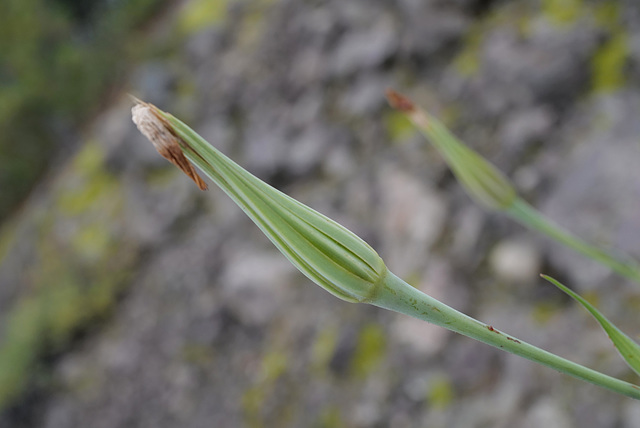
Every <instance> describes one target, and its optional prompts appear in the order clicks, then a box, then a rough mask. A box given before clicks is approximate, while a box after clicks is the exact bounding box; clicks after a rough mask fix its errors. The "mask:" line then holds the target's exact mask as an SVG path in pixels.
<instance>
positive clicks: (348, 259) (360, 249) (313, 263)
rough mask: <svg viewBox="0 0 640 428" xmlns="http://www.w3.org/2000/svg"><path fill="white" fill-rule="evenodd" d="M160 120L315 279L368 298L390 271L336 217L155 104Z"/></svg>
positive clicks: (355, 298) (339, 292)
mask: <svg viewBox="0 0 640 428" xmlns="http://www.w3.org/2000/svg"><path fill="white" fill-rule="evenodd" d="M146 105H147V106H150V107H151V108H152V109H153V111H154V113H155V114H154V115H151V116H150V117H155V116H158V121H157V123H156V124H155V125H157V126H164V127H167V128H169V129H168V133H169V134H171V135H174V136H176V138H177V141H179V142H180V147H181V148H182V149H183V151H184V154H185V155H186V157H187V158H188V159H189V160H191V162H193V163H194V164H196V165H197V166H198V167H199V168H200V169H201V170H202V171H203V172H204V173H205V174H206V175H208V176H209V177H210V178H211V179H212V180H213V181H214V182H215V183H216V184H217V185H218V186H220V188H221V189H222V190H223V191H224V192H225V193H227V194H228V195H229V196H230V197H231V198H232V199H233V200H234V201H235V202H236V203H237V204H238V205H239V206H240V208H242V210H243V211H244V212H245V213H246V214H247V215H248V216H249V217H250V218H251V220H253V221H254V223H256V225H257V226H258V227H259V228H260V229H261V230H262V231H263V232H264V233H265V235H267V237H268V238H269V239H270V240H271V242H273V243H274V244H275V246H276V247H277V248H278V249H279V250H280V251H281V252H282V253H283V254H284V255H285V256H286V257H287V258H288V259H289V260H290V261H291V262H292V263H293V264H294V265H295V266H296V267H297V268H298V269H299V270H300V271H301V272H302V273H303V274H304V275H306V276H307V277H308V278H309V279H311V280H312V281H314V282H315V283H316V284H318V285H320V286H321V287H323V288H324V289H326V290H327V291H329V292H330V293H332V294H333V295H335V296H337V297H339V298H341V299H343V300H346V301H349V302H368V301H370V300H371V299H372V298H373V297H374V296H375V294H376V290H377V286H378V284H379V283H380V282H381V281H382V279H383V278H384V277H385V276H386V274H387V268H386V266H385V264H384V262H383V261H382V259H381V258H380V256H379V255H378V254H377V253H376V252H375V250H374V249H373V248H371V247H370V246H369V245H368V244H367V243H366V242H364V241H363V240H362V239H360V238H359V237H358V236H356V235H355V234H354V233H353V232H351V231H349V230H348V229H346V228H345V227H343V226H341V225H339V224H338V223H336V222H335V221H333V220H331V219H329V218H328V217H326V216H324V215H322V214H320V213H319V212H317V211H315V210H313V209H311V208H309V207H307V206H306V205H304V204H302V203H300V202H298V201H296V200H295V199H293V198H291V197H289V196H287V195H285V194H284V193H282V192H280V191H279V190H276V189H275V188H273V187H271V186H270V185H268V184H267V183H265V182H264V181H262V180H260V179H259V178H257V177H255V176H254V175H252V174H250V173H249V172H248V171H246V170H245V169H244V168H242V167H241V166H239V165H238V164H236V163H235V162H233V161H232V160H231V159H229V158H228V157H226V156H225V155H224V154H222V153H221V152H219V151H218V150H217V149H215V148H214V147H213V146H211V145H210V144H209V143H207V142H206V141H205V140H204V139H203V138H202V137H200V136H199V135H198V134H196V133H195V132H194V131H193V130H192V129H191V128H189V127H188V126H186V125H185V124H184V123H182V122H181V121H179V120H178V119H176V118H175V117H173V116H172V115H170V114H168V113H165V112H162V111H161V110H159V109H158V108H157V107H155V106H152V105H151V104H146Z"/></svg>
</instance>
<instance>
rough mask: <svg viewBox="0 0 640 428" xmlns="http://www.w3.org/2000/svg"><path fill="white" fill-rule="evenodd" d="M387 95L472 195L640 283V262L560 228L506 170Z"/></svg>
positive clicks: (404, 99) (392, 94) (435, 121)
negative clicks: (529, 200) (517, 187)
mask: <svg viewBox="0 0 640 428" xmlns="http://www.w3.org/2000/svg"><path fill="white" fill-rule="evenodd" d="M387 98H388V99H389V103H390V104H391V106H392V107H394V108H396V109H398V110H399V111H401V112H403V113H405V114H406V116H407V117H408V118H409V120H410V121H411V122H412V123H413V124H414V125H415V126H416V127H417V128H418V130H419V131H420V132H421V133H422V134H424V136H425V137H426V138H427V139H428V140H429V141H430V142H431V143H432V144H433V145H434V146H435V147H436V149H437V150H438V151H439V152H440V153H441V154H442V156H443V157H444V158H445V161H446V162H447V164H448V165H449V167H450V168H451V170H452V171H453V173H454V174H455V176H456V177H457V179H458V181H459V182H460V184H462V186H463V187H464V188H465V190H466V191H467V193H468V194H469V196H471V198H473V199H474V200H476V201H477V202H478V203H479V204H480V205H482V206H484V207H486V208H489V209H492V210H496V211H502V212H504V213H506V214H507V215H509V216H510V217H511V218H512V219H514V220H515V221H517V222H518V223H520V224H522V225H523V226H526V227H528V228H530V229H533V230H535V231H537V232H540V233H543V234H545V235H547V236H548V237H549V238H551V239H553V240H555V241H556V242H559V243H561V244H563V245H565V246H567V247H569V248H571V249H573V250H575V251H577V252H578V253H580V254H582V255H584V256H586V257H588V258H590V259H591V260H593V261H596V262H598V263H601V264H602V265H604V266H607V267H608V268H610V269H611V270H613V271H615V272H617V273H619V274H620V275H623V276H625V277H627V278H629V279H631V280H633V281H635V282H637V283H640V264H638V262H636V261H634V260H630V259H626V260H623V259H622V258H620V257H619V256H617V255H614V254H612V253H609V252H607V251H604V250H601V249H600V248H597V247H594V246H592V245H590V244H587V243H586V242H584V241H582V240H581V239H579V238H578V237H576V236H574V235H572V234H571V233H569V232H567V231H566V230H564V229H562V228H560V227H559V226H557V225H556V224H555V223H553V222H552V221H551V220H549V219H547V218H546V217H545V216H544V215H543V214H542V213H541V212H540V211H538V210H536V209H535V208H534V207H532V206H531V205H529V204H528V203H527V202H526V201H524V200H523V199H522V198H520V197H519V196H518V195H517V193H516V191H515V189H514V187H513V186H512V185H511V183H510V182H509V180H508V179H507V178H506V177H505V176H504V175H503V174H502V172H500V171H499V170H498V169H497V168H496V167H495V166H493V165H492V164H490V163H489V162H488V161H487V160H485V159H484V158H483V157H481V156H480V155H479V154H478V153H476V152H474V151H473V150H471V149H470V148H469V147H467V146H466V145H465V144H463V143H462V142H461V141H460V140H458V139H457V138H456V137H455V135H453V134H452V133H451V132H450V131H449V130H448V129H447V128H446V127H445V126H444V125H443V124H442V123H441V122H440V121H439V120H438V119H436V118H435V117H433V116H431V115H430V114H428V113H427V112H425V111H424V110H422V109H421V108H420V107H418V106H416V105H415V104H414V103H413V102H412V101H411V100H409V99H408V98H407V97H405V96H403V95H401V94H399V93H397V92H395V91H392V90H389V91H387Z"/></svg>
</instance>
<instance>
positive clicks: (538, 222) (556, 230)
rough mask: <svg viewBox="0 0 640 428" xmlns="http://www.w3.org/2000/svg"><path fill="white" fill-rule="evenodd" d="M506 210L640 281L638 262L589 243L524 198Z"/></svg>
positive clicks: (518, 218)
mask: <svg viewBox="0 0 640 428" xmlns="http://www.w3.org/2000/svg"><path fill="white" fill-rule="evenodd" d="M505 212H506V213H507V214H508V215H510V216H511V218H513V219H514V220H516V221H517V222H518V223H520V224H522V225H523V226H526V227H529V228H531V229H533V230H536V231H538V232H542V233H544V234H545V235H547V236H548V237H550V238H552V239H554V240H556V241H557V242H559V243H561V244H564V245H566V246H567V247H569V248H571V249H573V250H575V251H577V252H578V253H581V254H582V255H585V256H587V257H589V258H590V259H592V260H594V261H597V262H598V263H600V264H603V265H605V266H607V267H609V268H610V269H612V270H614V271H615V272H617V273H619V274H620V275H623V276H625V277H626V278H629V279H631V280H632V281H635V282H638V283H640V265H638V263H637V262H634V261H629V262H623V261H621V260H619V259H618V258H617V257H615V256H613V255H612V254H610V253H608V252H606V251H603V250H600V249H599V248H596V247H593V246H591V245H589V244H587V243H586V242H584V241H582V240H580V239H579V238H577V237H575V236H574V235H572V234H570V233H569V232H567V231H565V230H564V229H562V228H561V227H560V226H558V225H556V224H554V223H552V222H551V221H550V220H548V219H547V218H545V217H544V216H543V215H542V214H541V213H540V211H538V210H536V209H535V208H533V207H532V206H531V205H529V204H528V203H527V202H525V201H524V200H523V199H521V198H516V200H515V201H514V202H513V203H512V205H511V206H510V207H509V208H507V209H506V210H505Z"/></svg>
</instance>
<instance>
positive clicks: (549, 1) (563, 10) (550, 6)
mask: <svg viewBox="0 0 640 428" xmlns="http://www.w3.org/2000/svg"><path fill="white" fill-rule="evenodd" d="M584 10H585V9H584V6H583V0H542V13H543V14H544V15H545V17H546V18H547V19H548V20H549V21H551V22H552V23H554V24H556V25H569V24H572V23H574V22H575V21H576V20H577V19H578V18H579V17H580V15H581V14H582V13H583V11H584Z"/></svg>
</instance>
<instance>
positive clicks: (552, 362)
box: [370, 272, 640, 400]
mask: <svg viewBox="0 0 640 428" xmlns="http://www.w3.org/2000/svg"><path fill="white" fill-rule="evenodd" d="M370 303H371V304H372V305H374V306H378V307H380V308H384V309H388V310H392V311H395V312H400V313H402V314H405V315H409V316H412V317H414V318H418V319H421V320H424V321H428V322H430V323H432V324H435V325H438V326H441V327H444V328H446V329H448V330H451V331H454V332H456V333H459V334H462V335H464V336H467V337H470V338H472V339H475V340H478V341H480V342H484V343H486V344H487V345H491V346H494V347H496V348H499V349H502V350H504V351H507V352H511V353H512V354H515V355H519V356H521V357H524V358H526V359H528V360H531V361H534V362H536V363H539V364H542V365H545V366H547V367H551V368H553V369H555V370H558V371H560V372H562V373H566V374H568V375H571V376H573V377H576V378H578V379H582V380H584V381H587V382H590V383H593V384H595V385H599V386H602V387H604V388H607V389H610V390H612V391H615V392H618V393H620V394H623V395H626V396H628V397H631V398H635V399H636V400H640V387H639V386H637V385H633V384H631V383H628V382H624V381H622V380H619V379H616V378H613V377H611V376H608V375H605V374H603V373H600V372H597V371H595V370H592V369H589V368H587V367H584V366H581V365H580V364H576V363H574V362H571V361H569V360H566V359H564V358H562V357H559V356H557V355H554V354H552V353H550V352H547V351H545V350H543V349H540V348H538V347H536V346H533V345H530V344H528V343H526V342H523V341H521V340H519V339H516V338H514V337H512V336H509V335H507V334H506V333H503V332H502V331H499V330H498V329H495V328H493V327H492V326H490V325H487V324H484V323H482V322H480V321H477V320H475V319H473V318H471V317H469V316H467V315H465V314H463V313H461V312H459V311H457V310H455V309H453V308H451V307H449V306H447V305H445V304H444V303H442V302H439V301H438V300H435V299H434V298H432V297H429V296H428V295H426V294H424V293H422V292H421V291H419V290H417V289H415V288H414V287H412V286H410V285H409V284H407V283H406V282H404V281H403V280H402V279H400V278H398V277H397V276H396V275H394V274H393V273H391V272H389V273H388V275H387V276H386V277H385V279H384V281H383V282H382V283H381V284H380V289H379V290H378V293H377V294H376V296H375V298H374V299H373V301H371V302H370Z"/></svg>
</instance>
